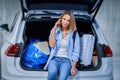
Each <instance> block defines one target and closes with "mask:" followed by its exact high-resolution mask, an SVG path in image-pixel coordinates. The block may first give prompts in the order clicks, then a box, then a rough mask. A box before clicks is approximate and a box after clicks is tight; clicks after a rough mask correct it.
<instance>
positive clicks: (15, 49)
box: [5, 45, 19, 56]
mask: <svg viewBox="0 0 120 80" xmlns="http://www.w3.org/2000/svg"><path fill="white" fill-rule="evenodd" d="M18 50H19V46H18V45H10V46H9V47H8V48H7V50H6V52H5V54H6V55H7V56H15V55H16V54H17V52H18Z"/></svg>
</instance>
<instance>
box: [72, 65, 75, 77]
mask: <svg viewBox="0 0 120 80" xmlns="http://www.w3.org/2000/svg"><path fill="white" fill-rule="evenodd" d="M71 75H72V76H74V75H76V69H75V68H73V67H72V68H71Z"/></svg>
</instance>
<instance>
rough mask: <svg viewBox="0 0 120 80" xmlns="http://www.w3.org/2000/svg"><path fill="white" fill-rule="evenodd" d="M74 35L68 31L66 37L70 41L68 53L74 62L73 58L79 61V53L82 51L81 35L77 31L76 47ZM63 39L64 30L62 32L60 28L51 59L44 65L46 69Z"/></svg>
mask: <svg viewBox="0 0 120 80" xmlns="http://www.w3.org/2000/svg"><path fill="white" fill-rule="evenodd" d="M51 33H52V31H51ZM51 33H50V36H51ZM72 36H73V32H71V31H67V34H66V38H67V42H68V47H67V50H68V54H67V55H68V58H69V59H70V61H71V62H72V60H74V61H76V62H77V61H78V58H79V53H80V37H79V35H78V33H76V37H75V42H74V49H73V38H72ZM61 39H62V32H61V29H60V28H58V29H57V30H56V32H55V45H54V47H53V48H52V49H51V53H50V56H49V59H48V61H47V63H46V65H45V67H44V69H45V70H46V69H47V66H48V64H49V62H50V60H51V59H52V58H53V57H54V56H55V55H56V53H57V50H58V48H59V44H60V40H61Z"/></svg>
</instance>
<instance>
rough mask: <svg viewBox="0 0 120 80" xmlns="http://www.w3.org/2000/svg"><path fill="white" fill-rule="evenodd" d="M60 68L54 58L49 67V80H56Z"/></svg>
mask: <svg viewBox="0 0 120 80" xmlns="http://www.w3.org/2000/svg"><path fill="white" fill-rule="evenodd" d="M58 67H59V66H58V62H57V61H56V60H55V58H53V59H52V60H51V61H50V63H49V65H48V80H56V77H57V75H58Z"/></svg>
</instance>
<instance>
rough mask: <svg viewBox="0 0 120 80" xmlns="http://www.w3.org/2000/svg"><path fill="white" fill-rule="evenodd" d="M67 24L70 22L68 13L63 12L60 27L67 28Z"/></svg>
mask: <svg viewBox="0 0 120 80" xmlns="http://www.w3.org/2000/svg"><path fill="white" fill-rule="evenodd" d="M69 24H70V15H68V14H65V15H64V16H63V17H62V28H68V26H69Z"/></svg>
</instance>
